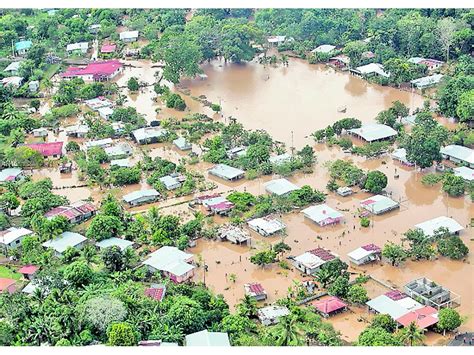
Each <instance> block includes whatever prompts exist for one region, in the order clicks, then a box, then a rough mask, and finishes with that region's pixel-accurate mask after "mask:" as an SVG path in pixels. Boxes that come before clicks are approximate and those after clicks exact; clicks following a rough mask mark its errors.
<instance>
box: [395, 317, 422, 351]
mask: <svg viewBox="0 0 474 355" xmlns="http://www.w3.org/2000/svg"><path fill="white" fill-rule="evenodd" d="M399 333H400V340H401V341H402V342H403V343H404V344H405V345H409V346H416V345H421V344H423V340H424V339H425V335H424V334H423V330H422V329H420V328H418V326H417V325H416V323H415V322H411V323H410V325H409V326H408V327H405V328H404V329H402V330H400V332H399Z"/></svg>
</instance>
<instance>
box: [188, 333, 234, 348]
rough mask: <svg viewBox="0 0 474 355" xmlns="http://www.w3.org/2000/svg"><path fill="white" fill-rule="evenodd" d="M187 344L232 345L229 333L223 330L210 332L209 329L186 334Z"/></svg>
mask: <svg viewBox="0 0 474 355" xmlns="http://www.w3.org/2000/svg"><path fill="white" fill-rule="evenodd" d="M184 342H185V344H186V346H221V347H222V346H230V341H229V335H228V334H227V333H222V332H210V331H208V330H207V329H205V330H201V331H200V332H196V333H192V334H188V335H186V337H185V339H184Z"/></svg>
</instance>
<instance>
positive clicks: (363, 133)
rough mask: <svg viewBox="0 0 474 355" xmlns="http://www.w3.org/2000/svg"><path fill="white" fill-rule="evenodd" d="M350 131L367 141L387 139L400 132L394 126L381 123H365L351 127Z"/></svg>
mask: <svg viewBox="0 0 474 355" xmlns="http://www.w3.org/2000/svg"><path fill="white" fill-rule="evenodd" d="M348 132H349V133H350V134H353V135H355V136H357V137H360V138H362V139H363V140H365V141H366V142H374V141H378V140H382V139H387V138H391V137H394V136H396V135H397V134H398V133H397V131H395V130H394V129H393V128H392V127H390V126H387V125H384V124H380V123H370V124H365V125H363V126H362V127H360V128H353V129H349V130H348Z"/></svg>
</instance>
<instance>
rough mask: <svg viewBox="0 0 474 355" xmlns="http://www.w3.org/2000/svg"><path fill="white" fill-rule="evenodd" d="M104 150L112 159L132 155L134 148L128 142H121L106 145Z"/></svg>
mask: <svg viewBox="0 0 474 355" xmlns="http://www.w3.org/2000/svg"><path fill="white" fill-rule="evenodd" d="M104 151H105V154H107V156H108V157H109V158H110V159H121V158H125V157H128V156H130V155H132V153H133V148H132V147H131V146H130V144H128V143H126V142H120V143H118V144H115V145H112V146H110V147H105V148H104Z"/></svg>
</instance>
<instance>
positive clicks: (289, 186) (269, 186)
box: [263, 178, 299, 196]
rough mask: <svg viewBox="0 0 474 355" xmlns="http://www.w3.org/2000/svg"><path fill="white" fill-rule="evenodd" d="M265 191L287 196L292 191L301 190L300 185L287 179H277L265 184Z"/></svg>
mask: <svg viewBox="0 0 474 355" xmlns="http://www.w3.org/2000/svg"><path fill="white" fill-rule="evenodd" d="M263 186H265V191H267V192H268V193H269V194H274V195H277V196H285V195H288V194H290V193H291V192H292V191H295V190H299V187H298V186H296V185H295V184H293V183H292V182H290V181H288V180H287V179H283V178H282V179H275V180H270V181H269V182H267V183H265V184H263Z"/></svg>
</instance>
